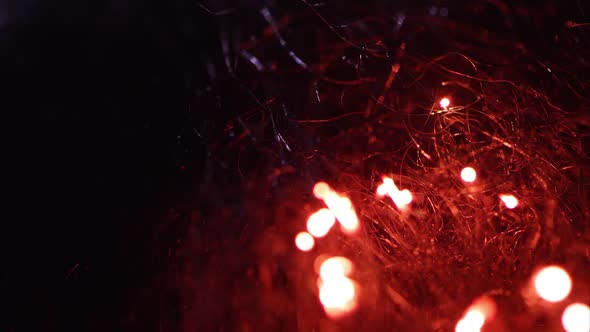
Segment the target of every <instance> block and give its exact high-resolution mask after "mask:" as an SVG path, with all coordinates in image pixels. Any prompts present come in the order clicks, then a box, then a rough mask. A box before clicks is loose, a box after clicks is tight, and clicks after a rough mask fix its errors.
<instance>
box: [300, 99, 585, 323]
mask: <svg viewBox="0 0 590 332" xmlns="http://www.w3.org/2000/svg"><path fill="white" fill-rule="evenodd" d="M441 106H442V107H443V108H446V107H448V102H446V101H445V100H442V101H441ZM459 175H460V178H461V180H462V181H463V182H464V183H465V184H466V185H470V184H471V183H473V182H475V181H476V179H477V171H476V170H475V169H474V168H473V167H469V166H468V167H465V168H463V169H462V170H461V172H460V174H459ZM313 194H314V195H315V197H316V198H318V199H320V200H322V201H323V202H324V204H325V206H326V207H325V208H321V209H319V210H317V211H316V212H314V213H312V214H311V215H310V216H309V218H308V219H307V224H306V226H307V231H303V232H300V233H298V234H297V235H296V236H295V245H296V246H297V248H298V249H299V250H301V251H304V252H308V251H311V250H312V249H313V248H314V247H315V241H316V239H320V238H323V237H325V236H326V235H327V234H328V233H329V232H330V230H331V229H332V228H333V227H334V225H335V224H336V223H337V222H338V223H339V224H340V226H341V229H342V231H343V232H344V233H346V234H349V235H352V234H353V233H355V232H356V231H357V230H358V229H359V227H360V223H359V219H358V217H357V215H356V213H355V210H354V207H353V205H352V202H351V200H350V199H349V198H348V197H346V196H344V195H342V194H340V193H338V192H337V191H335V190H334V189H332V188H331V187H330V185H328V184H327V183H326V182H318V183H316V184H315V186H314V188H313ZM376 194H377V195H378V196H380V197H384V196H389V197H390V198H391V200H392V201H393V203H394V204H395V206H396V207H397V208H398V209H399V210H400V211H407V210H408V209H409V208H410V205H411V203H412V201H413V195H412V192H411V191H410V190H408V189H402V190H400V189H399V188H398V187H397V186H396V184H395V182H394V181H393V179H391V178H390V177H383V182H382V183H381V184H380V185H379V186H378V187H377V189H376ZM498 198H499V201H501V203H502V204H503V205H504V206H505V207H506V208H508V209H514V208H516V207H517V206H518V204H519V201H518V199H517V198H516V197H515V196H514V195H512V194H510V193H505V194H501V195H499V197H498ZM315 266H316V272H317V274H318V281H317V285H318V295H319V300H320V303H321V304H322V305H323V307H324V310H325V312H326V314H327V315H328V316H329V317H330V318H334V319H336V318H339V317H342V316H344V315H346V314H349V313H351V312H353V311H354V310H355V308H356V307H357V305H358V301H357V300H358V295H359V284H358V282H356V281H355V280H354V279H352V278H351V274H352V271H353V268H354V265H353V263H352V261H351V260H349V259H348V258H346V257H343V256H326V255H320V256H319V257H318V258H317V259H316V264H315ZM571 290H572V279H571V277H570V275H569V273H568V272H567V271H566V270H565V269H563V268H562V267H560V266H556V265H551V266H545V267H540V268H539V269H537V272H536V273H535V274H533V276H532V277H531V282H530V283H529V287H528V288H527V289H525V290H524V291H523V297H524V298H525V300H527V301H528V302H530V303H531V305H535V304H538V303H544V304H547V305H549V306H550V305H552V304H555V303H559V302H562V301H564V300H565V299H566V298H567V297H568V296H569V294H570V292H571ZM495 316H496V304H495V302H494V301H493V299H491V298H489V297H487V296H482V297H480V298H478V299H476V300H475V301H473V303H472V304H471V305H470V306H469V307H468V308H467V310H466V311H465V312H464V314H463V316H462V317H461V318H460V319H459V321H458V322H457V324H456V326H455V331H456V332H479V331H481V329H482V328H483V327H484V325H485V324H486V323H488V322H491V321H492V320H494V317H495ZM561 320H562V326H563V328H564V329H565V330H566V331H567V332H590V307H589V306H588V305H587V304H584V303H571V304H569V305H568V306H567V307H565V309H564V310H563V313H562V315H561Z"/></svg>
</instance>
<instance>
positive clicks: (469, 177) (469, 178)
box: [461, 167, 477, 182]
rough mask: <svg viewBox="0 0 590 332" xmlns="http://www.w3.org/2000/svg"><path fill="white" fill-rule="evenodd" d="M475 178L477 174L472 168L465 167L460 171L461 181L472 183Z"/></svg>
mask: <svg viewBox="0 0 590 332" xmlns="http://www.w3.org/2000/svg"><path fill="white" fill-rule="evenodd" d="M476 177H477V173H476V172H475V169H473V168H472V167H465V168H463V169H462V170H461V179H463V181H465V182H473V181H475V178H476Z"/></svg>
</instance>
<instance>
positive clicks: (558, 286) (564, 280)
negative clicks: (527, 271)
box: [534, 265, 572, 302]
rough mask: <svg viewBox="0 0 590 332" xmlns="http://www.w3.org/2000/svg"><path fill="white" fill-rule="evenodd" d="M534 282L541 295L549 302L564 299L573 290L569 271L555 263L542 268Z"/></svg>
mask: <svg viewBox="0 0 590 332" xmlns="http://www.w3.org/2000/svg"><path fill="white" fill-rule="evenodd" d="M534 284H535V290H536V291H537V294H538V295H539V297H540V298H542V299H543V300H545V301H548V302H559V301H562V300H563V299H565V298H566V297H567V296H568V295H569V294H570V291H571V290H572V279H571V278H570V276H569V274H568V273H567V271H565V270H564V269H562V268H561V267H559V266H555V265H554V266H547V267H545V268H543V269H542V270H540V271H539V272H538V273H537V274H536V275H535V278H534Z"/></svg>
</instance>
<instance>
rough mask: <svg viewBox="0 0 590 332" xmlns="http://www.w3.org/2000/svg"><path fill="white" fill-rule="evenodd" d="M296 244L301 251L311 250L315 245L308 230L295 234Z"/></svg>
mask: <svg viewBox="0 0 590 332" xmlns="http://www.w3.org/2000/svg"><path fill="white" fill-rule="evenodd" d="M295 245H296V246H297V248H299V250H301V251H310V250H311V249H313V247H314V245H315V240H314V239H313V236H311V234H309V233H307V232H301V233H299V234H297V236H295Z"/></svg>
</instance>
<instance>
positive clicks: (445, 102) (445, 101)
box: [440, 97, 451, 109]
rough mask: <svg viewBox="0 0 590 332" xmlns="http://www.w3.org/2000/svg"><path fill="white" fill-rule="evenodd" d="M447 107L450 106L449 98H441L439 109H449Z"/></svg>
mask: <svg viewBox="0 0 590 332" xmlns="http://www.w3.org/2000/svg"><path fill="white" fill-rule="evenodd" d="M449 105H451V101H450V100H449V98H446V97H445V98H443V99H441V100H440V107H442V108H444V109H446V108H447V107H449Z"/></svg>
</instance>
